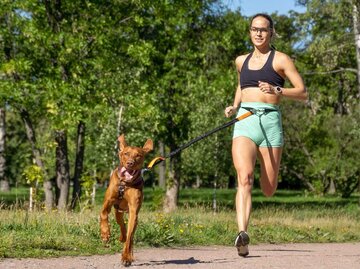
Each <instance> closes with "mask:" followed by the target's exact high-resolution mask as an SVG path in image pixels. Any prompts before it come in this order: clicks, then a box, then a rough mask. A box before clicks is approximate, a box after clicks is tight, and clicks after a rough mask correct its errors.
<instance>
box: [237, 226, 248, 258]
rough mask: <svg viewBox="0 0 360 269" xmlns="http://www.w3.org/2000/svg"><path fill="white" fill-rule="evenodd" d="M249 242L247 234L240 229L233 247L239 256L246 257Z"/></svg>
mask: <svg viewBox="0 0 360 269" xmlns="http://www.w3.org/2000/svg"><path fill="white" fill-rule="evenodd" d="M249 243H250V237H249V235H248V234H247V233H246V232H244V231H241V232H240V233H239V234H238V235H237V237H236V239H235V247H236V248H237V250H238V254H239V256H242V257H246V256H247V255H249V247H248V245H249Z"/></svg>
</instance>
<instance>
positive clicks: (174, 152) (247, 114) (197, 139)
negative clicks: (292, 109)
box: [147, 111, 253, 170]
mask: <svg viewBox="0 0 360 269" xmlns="http://www.w3.org/2000/svg"><path fill="white" fill-rule="evenodd" d="M252 114H253V112H252V111H248V112H246V113H244V114H242V115H240V116H239V117H237V118H235V119H233V120H231V121H229V122H227V123H225V124H223V125H221V126H219V127H216V128H215V129H213V130H210V131H208V132H207V133H205V134H202V135H200V136H198V137H196V138H194V139H192V140H190V141H189V142H187V143H186V144H184V145H182V146H181V147H179V148H177V149H176V150H174V151H172V152H170V153H169V154H168V155H166V156H165V157H162V156H160V157H156V158H154V159H153V160H152V161H151V162H150V163H149V164H148V166H147V169H148V170H150V169H151V168H152V167H153V166H155V165H157V164H159V163H161V162H162V161H165V159H167V158H171V157H172V156H174V155H176V154H178V153H179V152H180V151H182V150H184V149H186V148H188V147H190V146H191V145H192V144H194V143H196V142H197V141H199V140H202V139H204V138H205V137H208V136H209V135H212V134H213V133H216V132H218V131H220V130H222V129H224V128H227V127H229V126H231V125H233V124H234V123H236V122H238V121H240V120H243V119H245V118H247V117H249V116H251V115H252Z"/></svg>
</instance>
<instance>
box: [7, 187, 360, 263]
mask: <svg viewBox="0 0 360 269" xmlns="http://www.w3.org/2000/svg"><path fill="white" fill-rule="evenodd" d="M103 192H104V190H102V189H100V190H99V192H98V194H97V200H96V206H95V208H94V209H93V210H83V211H81V212H65V213H60V212H56V211H54V212H50V213H45V212H44V211H34V212H28V211H26V210H23V209H22V207H21V206H22V205H25V204H26V202H25V201H26V199H27V198H26V197H27V196H26V195H27V193H26V191H23V190H21V189H18V190H13V191H12V193H10V194H6V195H5V194H4V193H0V203H2V208H3V209H1V210H0V257H1V258H7V257H18V258H20V257H22V258H23V257H55V256H63V255H92V254H107V253H108V254H110V253H119V252H120V249H121V248H122V245H121V244H120V243H119V241H118V236H119V228H118V227H117V225H116V223H115V220H114V218H113V217H112V216H111V218H110V219H111V227H112V231H113V232H112V237H111V241H110V244H109V247H107V248H105V247H104V246H103V245H102V243H101V240H100V237H99V221H98V214H99V211H100V205H101V202H102V197H103ZM234 195H235V190H217V191H216V198H217V211H216V213H214V211H213V209H212V199H213V197H214V191H213V190H211V189H199V190H195V189H184V190H181V192H180V200H179V205H180V206H179V210H177V211H176V212H174V213H171V214H164V213H162V212H161V211H160V210H159V206H160V200H161V199H160V198H161V197H162V191H161V190H158V189H155V190H154V189H146V190H145V201H144V206H143V208H142V209H141V211H140V218H139V226H138V229H137V232H136V236H135V245H136V247H140V246H141V247H160V246H188V245H228V246H229V245H232V243H233V240H234V236H235V235H236V233H237V227H236V220H235V210H234ZM23 198H24V199H23ZM358 200H359V197H358V196H353V197H350V198H349V199H346V200H344V199H341V198H339V197H335V196H330V197H316V196H310V195H306V194H305V193H303V192H299V191H281V190H280V191H278V192H277V194H276V195H275V196H274V197H271V198H265V197H264V196H263V195H262V194H261V192H260V191H258V190H255V191H254V193H253V212H252V216H251V220H250V228H249V233H250V235H251V240H252V241H251V242H252V244H259V243H290V242H291V243H295V242H354V241H360V208H359V206H358ZM11 201H15V202H16V203H17V205H10V202H11Z"/></svg>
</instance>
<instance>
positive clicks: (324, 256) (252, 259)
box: [0, 242, 360, 269]
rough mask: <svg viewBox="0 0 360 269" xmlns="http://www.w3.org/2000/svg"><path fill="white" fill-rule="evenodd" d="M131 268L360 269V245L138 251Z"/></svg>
mask: <svg viewBox="0 0 360 269" xmlns="http://www.w3.org/2000/svg"><path fill="white" fill-rule="evenodd" d="M135 258H136V261H135V262H134V263H133V265H132V266H131V267H130V268H141V269H146V268H156V269H158V268H179V269H182V268H195V269H198V268H202V269H209V268H219V269H230V268H231V269H234V268H241V269H250V268H251V269H260V268H264V269H269V268H279V269H280V268H281V269H309V268H314V269H315V268H316V269H322V268H323V269H342V268H344V269H355V268H356V269H359V268H360V242H359V243H344V244H337V243H336V244H335V243H334V244H281V245H255V246H251V247H250V255H249V256H248V257H247V258H242V257H239V256H237V252H236V249H235V248H234V247H223V246H209V247H192V248H171V249H166V248H147V249H135ZM0 268H1V269H23V268H24V269H25V268H26V269H35V268H36V269H55V268H61V269H85V268H86V269H88V268H89V269H95V268H96V269H115V268H124V267H123V266H122V265H121V263H120V255H119V254H116V255H103V256H101V255H95V256H88V257H86V256H82V257H61V258H52V259H3V260H0Z"/></svg>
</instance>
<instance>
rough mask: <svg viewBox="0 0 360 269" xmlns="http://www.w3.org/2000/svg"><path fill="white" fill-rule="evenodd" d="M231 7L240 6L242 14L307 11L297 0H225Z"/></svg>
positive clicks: (284, 13) (281, 13) (236, 7)
mask: <svg viewBox="0 0 360 269" xmlns="http://www.w3.org/2000/svg"><path fill="white" fill-rule="evenodd" d="M223 2H224V3H225V4H226V5H228V6H229V7H230V8H231V9H233V10H235V9H238V8H239V7H240V10H241V14H243V15H245V16H248V17H250V16H253V15H255V14H256V13H268V14H271V13H273V12H277V13H278V14H279V15H287V14H288V12H289V10H295V11H297V12H305V10H306V9H305V8H304V7H302V6H299V5H295V0H223Z"/></svg>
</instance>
